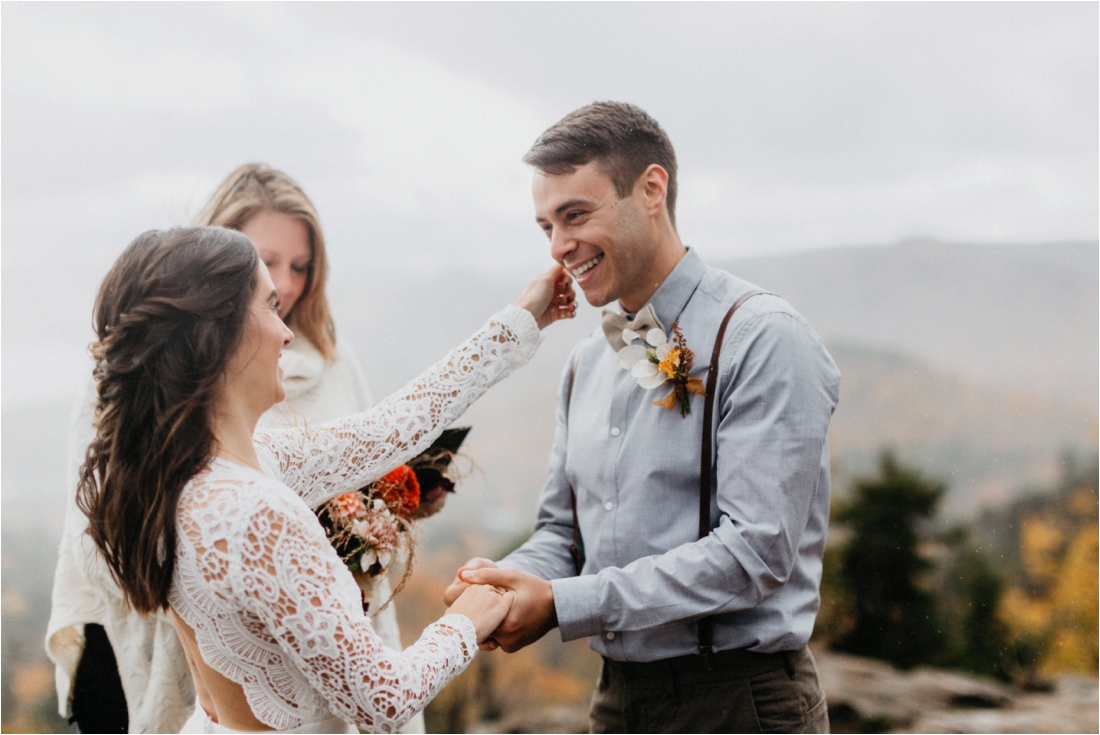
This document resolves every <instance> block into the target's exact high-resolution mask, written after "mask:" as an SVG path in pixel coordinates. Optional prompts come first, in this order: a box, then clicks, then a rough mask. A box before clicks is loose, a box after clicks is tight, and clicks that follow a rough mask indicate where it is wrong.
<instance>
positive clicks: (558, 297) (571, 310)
mask: <svg viewBox="0 0 1100 735" xmlns="http://www.w3.org/2000/svg"><path fill="white" fill-rule="evenodd" d="M515 305H516V306H518V307H520V308H522V309H527V311H529V312H531V316H533V317H535V321H536V322H538V325H539V329H545V328H546V327H548V326H549V325H551V324H553V323H554V322H556V321H558V320H559V319H572V318H573V315H574V314H576V313H577V295H576V294H575V293H574V292H573V278H572V277H571V276H570V275H569V274H568V273H567V272H566V271H565V268H563V267H562V266H561V265H560V264H558V263H555V264H554V267H553V268H551V269H550V270H548V271H546V272H545V273H543V274H541V275H538V276H535V277H534V278H533V279H532V280H531V282H530V283H528V284H527V288H525V289H524V291H523V293H522V294H521V295H520V297H519V299H517V300H516V304H515Z"/></svg>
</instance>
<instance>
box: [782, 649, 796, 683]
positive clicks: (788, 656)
mask: <svg viewBox="0 0 1100 735" xmlns="http://www.w3.org/2000/svg"><path fill="white" fill-rule="evenodd" d="M794 654H795V652H794V651H784V652H783V668H785V669H786V670H787V676H789V677H791V681H794V673H795V672H794Z"/></svg>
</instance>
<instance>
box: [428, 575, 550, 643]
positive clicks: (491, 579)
mask: <svg viewBox="0 0 1100 735" xmlns="http://www.w3.org/2000/svg"><path fill="white" fill-rule="evenodd" d="M482 585H492V586H493V587H496V588H499V589H502V590H506V591H507V592H506V593H507V594H509V595H513V599H512V601H511V607H510V609H509V610H507V612H506V614H505V615H503V616H502V617H501V619H500V621H499V622H498V624H497V625H496V627H495V628H494V629H491V630H490V631H489V633H488V634H487V635H486V637H485V638H482V637H481V636H480V635H479V636H478V645H479V646H480V647H481V650H483V651H492V650H494V649H496V648H498V647H499V648H503V649H504V650H505V651H507V652H508V653H514V652H516V651H518V650H519V649H521V648H523V647H525V646H529V645H531V644H532V643H534V642H535V641H537V640H538V639H539V638H542V637H543V636H544V635H546V633H547V631H549V630H551V629H552V628H555V627H557V624H558V618H557V612H556V611H555V609H554V591H553V588H552V587H551V586H550V583H549V582H547V581H546V580H545V579H541V578H539V577H536V576H535V575H533V574H528V573H527V572H521V571H518V570H515V569H498V568H497V566H496V564H494V563H493V562H491V561H489V560H488V559H480V558H478V559H471V560H470V561H468V562H466V564H465V565H464V566H463V567H462V568H460V569H459V570H458V572H457V573H456V574H455V578H454V581H453V582H452V583H451V586H450V587H448V588H447V590H446V592H444V593H443V601H444V602H445V603H446V604H448V605H453V604H456V603H457V602H459V601H461V600H462V599H463V598H464V597H465V596H466V595H467V594H469V593H470V591H471V590H473V589H476V588H477V587H479V586H482ZM452 610H453V607H452ZM476 625H477V623H476V621H475V626H476Z"/></svg>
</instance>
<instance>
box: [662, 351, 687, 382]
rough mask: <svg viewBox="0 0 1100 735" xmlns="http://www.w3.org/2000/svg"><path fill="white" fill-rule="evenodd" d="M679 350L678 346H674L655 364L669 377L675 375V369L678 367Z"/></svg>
mask: <svg viewBox="0 0 1100 735" xmlns="http://www.w3.org/2000/svg"><path fill="white" fill-rule="evenodd" d="M681 354H682V353H681V351H680V348H679V347H674V348H673V349H672V350H671V351H670V352H669V353H668V354H667V355H665V359H663V360H661V362H660V363H659V364H658V365H657V368H658V369H659V370H661V371H662V372H663V373H664V374H665V375H667V376H668V377H670V378H675V377H676V371H677V370H679V369H680V355H681Z"/></svg>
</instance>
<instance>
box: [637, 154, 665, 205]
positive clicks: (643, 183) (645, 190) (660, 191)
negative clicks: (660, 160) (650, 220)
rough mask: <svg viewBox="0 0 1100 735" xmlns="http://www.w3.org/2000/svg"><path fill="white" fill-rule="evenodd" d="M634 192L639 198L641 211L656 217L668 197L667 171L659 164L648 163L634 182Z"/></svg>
mask: <svg viewBox="0 0 1100 735" xmlns="http://www.w3.org/2000/svg"><path fill="white" fill-rule="evenodd" d="M634 192H635V195H637V196H640V198H641V202H642V207H643V211H644V212H645V213H646V214H647V215H649V216H650V217H656V216H657V215H659V214H660V213H661V209H663V208H664V206H665V200H666V198H667V197H668V171H665V169H664V166H661V165H659V164H656V163H651V164H649V165H648V166H646V169H645V171H642V175H641V176H639V177H638V180H637V181H636V182H634Z"/></svg>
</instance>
